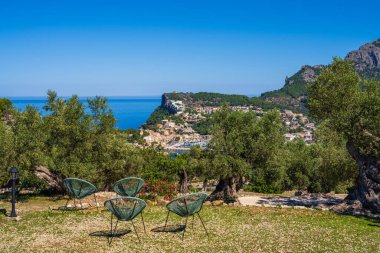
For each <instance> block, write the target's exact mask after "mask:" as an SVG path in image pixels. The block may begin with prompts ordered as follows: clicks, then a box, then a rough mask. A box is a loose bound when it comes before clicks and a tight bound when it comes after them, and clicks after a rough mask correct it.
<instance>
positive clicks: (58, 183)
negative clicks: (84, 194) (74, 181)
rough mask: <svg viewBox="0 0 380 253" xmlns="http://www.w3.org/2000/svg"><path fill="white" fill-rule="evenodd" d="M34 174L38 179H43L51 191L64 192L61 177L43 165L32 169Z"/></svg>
mask: <svg viewBox="0 0 380 253" xmlns="http://www.w3.org/2000/svg"><path fill="white" fill-rule="evenodd" d="M34 175H36V177H38V178H39V179H41V180H43V181H45V182H46V183H47V184H48V185H49V187H50V189H51V190H52V191H54V192H58V193H62V192H64V188H63V179H62V176H61V175H58V174H55V173H53V172H51V171H50V170H49V169H48V168H46V167H44V166H38V167H37V168H36V170H35V171H34Z"/></svg>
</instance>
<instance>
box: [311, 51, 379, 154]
mask: <svg viewBox="0 0 380 253" xmlns="http://www.w3.org/2000/svg"><path fill="white" fill-rule="evenodd" d="M309 94H310V95H309V96H310V103H309V107H310V111H311V113H312V114H313V116H314V117H315V118H316V119H317V120H319V121H324V120H328V121H329V124H330V126H331V128H332V129H333V130H335V131H337V132H339V133H341V134H343V136H344V137H345V139H346V140H347V141H348V142H349V144H350V145H351V146H352V147H354V148H355V150H356V151H357V152H359V153H360V154H363V155H367V156H371V157H375V158H380V141H379V138H380V137H379V136H380V128H379V126H380V117H379V115H380V83H379V82H377V81H367V82H365V86H364V89H361V87H360V78H359V76H358V74H357V73H356V71H355V69H354V67H353V65H352V64H351V63H348V62H345V61H343V60H341V59H334V62H333V63H332V64H331V65H330V66H329V67H328V68H327V69H326V70H325V71H323V73H322V74H321V75H320V76H319V78H318V80H317V82H316V83H315V84H314V85H312V86H311V87H310V89H309Z"/></svg>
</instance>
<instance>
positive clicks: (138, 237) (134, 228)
mask: <svg viewBox="0 0 380 253" xmlns="http://www.w3.org/2000/svg"><path fill="white" fill-rule="evenodd" d="M131 222H132V226H133V230H135V233H136V235H137V239H139V242H141V240H140V236H139V234H138V233H137V230H136V227H135V224H134V223H133V220H131Z"/></svg>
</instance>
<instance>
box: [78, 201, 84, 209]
mask: <svg viewBox="0 0 380 253" xmlns="http://www.w3.org/2000/svg"><path fill="white" fill-rule="evenodd" d="M79 203H80V209H81V210H83V205H82V200H81V199H79Z"/></svg>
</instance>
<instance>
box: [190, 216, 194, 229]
mask: <svg viewBox="0 0 380 253" xmlns="http://www.w3.org/2000/svg"><path fill="white" fill-rule="evenodd" d="M193 228H194V214H193V222H192V224H191V229H193Z"/></svg>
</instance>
